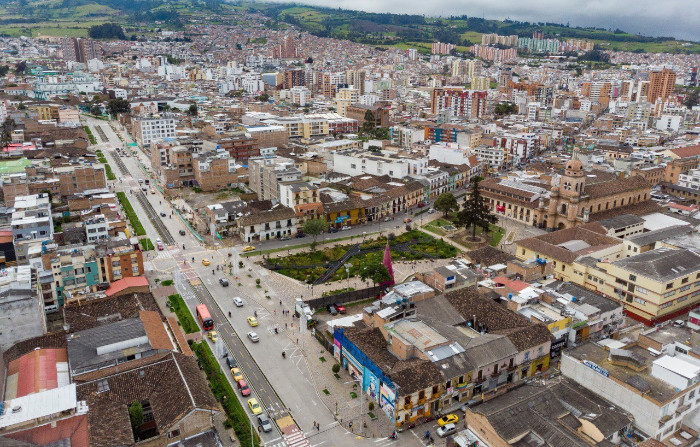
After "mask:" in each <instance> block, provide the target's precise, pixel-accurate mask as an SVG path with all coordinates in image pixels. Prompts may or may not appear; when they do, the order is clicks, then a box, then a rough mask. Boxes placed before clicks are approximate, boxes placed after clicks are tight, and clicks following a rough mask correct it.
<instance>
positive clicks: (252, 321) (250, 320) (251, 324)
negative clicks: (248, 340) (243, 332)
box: [247, 317, 258, 327]
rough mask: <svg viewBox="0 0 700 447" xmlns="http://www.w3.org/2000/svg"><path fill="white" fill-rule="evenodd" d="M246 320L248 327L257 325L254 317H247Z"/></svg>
mask: <svg viewBox="0 0 700 447" xmlns="http://www.w3.org/2000/svg"><path fill="white" fill-rule="evenodd" d="M247 320H248V324H249V325H250V327H255V326H257V325H258V319H257V318H255V317H248V318H247Z"/></svg>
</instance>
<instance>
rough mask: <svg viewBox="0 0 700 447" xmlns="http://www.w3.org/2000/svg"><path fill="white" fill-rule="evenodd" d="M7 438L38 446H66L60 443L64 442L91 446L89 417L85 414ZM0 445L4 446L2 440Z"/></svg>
mask: <svg viewBox="0 0 700 447" xmlns="http://www.w3.org/2000/svg"><path fill="white" fill-rule="evenodd" d="M5 436H6V437H7V438H10V439H16V440H18V441H23V442H26V443H29V444H31V445H37V446H39V445H47V444H54V443H55V444H56V445H64V444H63V443H60V441H64V440H70V443H69V445H70V446H71V447H88V446H89V443H88V424H87V416H86V415H84V414H82V415H79V416H73V417H72V418H68V419H61V420H59V421H56V422H55V423H49V424H44V425H41V426H39V427H34V428H30V429H28V430H24V431H20V432H15V433H10V434H8V435H5ZM0 444H2V440H0Z"/></svg>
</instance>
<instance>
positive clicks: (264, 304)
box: [88, 119, 423, 447]
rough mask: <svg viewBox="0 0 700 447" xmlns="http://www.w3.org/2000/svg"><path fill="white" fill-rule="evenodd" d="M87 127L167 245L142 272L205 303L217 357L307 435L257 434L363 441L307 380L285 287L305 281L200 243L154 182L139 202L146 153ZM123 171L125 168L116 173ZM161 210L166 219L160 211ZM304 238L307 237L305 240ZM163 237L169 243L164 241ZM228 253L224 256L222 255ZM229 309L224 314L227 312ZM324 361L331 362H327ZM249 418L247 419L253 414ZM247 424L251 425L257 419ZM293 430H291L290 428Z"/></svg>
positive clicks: (301, 440)
mask: <svg viewBox="0 0 700 447" xmlns="http://www.w3.org/2000/svg"><path fill="white" fill-rule="evenodd" d="M88 125H90V126H91V127H92V128H95V126H101V127H102V129H103V131H104V133H105V135H106V136H107V138H108V140H109V143H100V144H98V145H97V149H101V150H102V151H103V153H104V154H105V156H106V157H107V159H108V161H109V162H110V164H112V165H113V167H115V168H117V169H115V174H117V177H118V181H116V182H113V186H112V187H113V190H114V191H115V192H116V191H124V192H127V197H128V198H129V200H130V202H131V204H132V206H133V207H134V210H135V211H136V214H137V215H138V216H139V219H140V220H141V223H142V224H143V226H144V228H145V230H146V233H147V235H148V237H149V238H151V240H152V241H154V242H155V240H156V239H162V240H163V242H164V243H165V244H166V249H165V250H163V251H150V252H146V256H145V259H146V263H147V266H146V268H147V274H148V275H149V276H155V275H158V276H162V275H167V274H170V275H172V278H173V280H174V285H175V286H176V288H177V290H178V293H180V295H181V296H182V297H183V298H184V299H185V301H186V302H187V304H188V306H189V308H190V310H191V311H192V313H193V315H194V307H195V306H196V305H197V304H199V303H204V304H206V305H207V307H208V308H209V310H210V312H211V313H212V316H213V318H214V320H215V321H216V331H217V332H218V333H219V334H220V340H221V341H220V342H219V344H221V347H216V348H215V349H214V351H215V352H217V355H218V356H219V357H221V355H223V353H224V352H229V353H231V354H233V355H234V356H235V357H236V359H237V360H238V363H239V364H240V365H241V369H242V370H243V374H244V376H245V378H246V381H247V382H248V384H249V386H250V387H251V389H252V390H253V395H254V396H255V397H256V398H257V399H258V401H259V402H260V404H261V405H262V406H263V407H264V408H265V410H266V411H267V412H268V413H269V415H270V417H271V418H274V419H275V420H277V421H278V425H283V426H284V424H280V421H282V422H284V421H286V420H287V419H285V417H286V416H291V417H292V418H293V420H294V422H295V423H296V425H297V426H298V427H299V428H300V429H301V431H302V432H304V433H306V436H301V437H300V436H299V434H298V433H295V432H294V430H290V429H289V427H286V428H285V430H284V431H282V430H280V428H279V427H277V428H276V430H273V431H272V432H270V433H266V434H262V439H263V441H264V442H265V444H266V445H270V446H280V447H281V446H284V445H286V446H292V447H297V446H298V447H301V446H304V445H313V446H317V445H322V444H323V445H329V446H345V445H348V446H350V445H358V444H362V442H363V440H364V439H366V438H363V437H358V436H356V435H354V434H352V433H350V432H348V431H347V430H346V429H345V428H343V427H342V426H341V425H340V424H338V422H337V421H336V417H335V413H334V409H331V408H328V407H327V406H326V405H324V403H323V402H322V400H321V399H320V397H319V391H320V390H319V389H318V388H317V386H316V385H315V383H314V377H315V373H314V371H311V370H310V368H309V361H308V356H309V354H310V353H311V352H312V351H315V352H318V350H319V349H321V347H320V345H319V344H318V342H316V341H315V340H313V338H312V337H311V336H310V334H309V333H301V334H300V333H299V327H298V324H297V322H296V320H295V319H293V318H292V317H291V314H293V305H294V299H295V298H296V297H297V296H299V295H297V293H290V292H291V291H292V290H294V289H295V288H296V290H298V291H303V290H305V286H303V285H302V286H298V285H297V286H296V287H293V285H292V284H290V282H291V281H292V280H289V279H288V278H284V279H280V275H277V274H273V273H270V272H267V271H266V270H262V269H259V268H253V265H252V264H250V262H249V261H248V260H245V259H244V260H243V261H244V263H245V267H244V269H243V270H242V271H239V269H238V259H239V256H240V249H241V247H233V248H226V249H223V248H220V249H218V250H210V249H207V248H206V247H204V246H202V244H200V243H199V241H198V240H197V239H196V238H195V237H194V236H193V235H192V234H191V233H190V232H189V231H188V230H187V228H186V225H185V224H184V223H183V222H182V221H181V220H180V218H179V217H178V216H177V214H174V215H173V217H170V215H171V213H172V212H173V209H172V208H171V206H170V204H169V203H168V201H167V200H166V199H164V198H163V196H162V194H161V192H160V191H159V190H158V188H156V187H154V185H151V187H149V188H147V189H148V191H147V193H143V196H142V197H141V200H139V199H138V197H139V196H138V194H141V190H140V187H141V185H140V184H139V182H138V180H139V179H145V178H147V176H146V173H145V172H144V168H145V166H146V165H145V164H144V162H147V160H146V158H145V157H141V158H140V160H138V161H137V160H135V158H134V157H133V156H129V157H120V156H119V155H117V154H116V152H115V150H114V149H115V148H116V147H123V146H124V143H122V141H121V140H119V138H118V137H117V135H116V134H115V133H114V131H113V130H112V129H111V128H110V126H109V125H108V123H105V122H104V121H99V120H91V119H88ZM122 138H124V136H123V137H122ZM136 150H138V149H136ZM117 160H119V161H117ZM122 169H123V170H125V171H126V172H127V173H128V174H127V175H123V174H122V172H121V171H122ZM151 189H153V190H154V193H152V192H151ZM161 212H162V213H164V214H165V215H166V216H168V217H167V218H164V217H161V214H160V213H161ZM397 220H398V218H397ZM399 222H401V221H400V220H399ZM392 223H393V222H392ZM401 225H403V223H401ZM369 227H374V226H370V225H368V226H363V227H360V228H357V229H352V230H348V231H343V232H339V233H336V234H334V236H336V235H337V236H343V237H344V236H350V235H351V234H352V235H353V236H361V235H362V233H363V232H367V233H369V231H371V230H370V229H369ZM378 227H379V226H378V225H377V226H376V227H374V228H376V231H377V232H378V231H379V228H378ZM181 229H184V230H185V236H182V235H180V233H179V231H180V230H181ZM381 230H382V231H386V227H385V223H382V225H381ZM165 231H167V232H168V233H169V234H170V236H171V237H172V241H169V240H167V236H166V237H163V236H164V234H165V233H164V232H165ZM351 232H356V233H354V234H353V233H351ZM308 239H309V242H310V238H308ZM319 240H320V239H319ZM299 241H300V240H298V239H295V240H292V241H274V242H269V243H268V244H269V245H267V244H266V245H265V249H269V248H272V247H273V245H272V244H274V243H280V242H284V243H291V244H292V245H293V244H294V243H296V244H297V245H298V244H299V243H300V242H299ZM169 242H174V243H170V244H169ZM305 242H306V241H305V240H304V239H302V240H301V243H305ZM183 247H184V250H183ZM229 253H231V255H232V256H231V257H229V256H228V255H229ZM193 259H194V261H193ZM203 259H207V260H208V261H210V263H211V265H210V266H204V265H203V264H202V260H203ZM229 261H230V262H231V263H232V264H233V269H232V270H233V271H232V272H231V273H232V274H231V275H226V276H227V277H228V279H229V281H230V283H231V285H230V286H229V287H226V288H225V287H222V286H221V285H220V284H219V282H218V279H219V278H220V277H222V276H224V273H223V269H222V270H221V271H218V272H217V271H216V266H217V265H219V266H224V265H225V264H226V263H228V262H229ZM212 270H213V273H212ZM236 278H237V279H236ZM256 279H260V281H261V282H260V287H258V285H257V284H256V282H255V280H256ZM280 281H282V282H283V283H280ZM234 296H240V297H241V298H242V299H243V301H244V303H245V304H244V306H243V307H240V308H237V307H235V306H234V305H233V301H232V299H233V297H234ZM266 296H269V297H270V298H269V299H268V298H266ZM280 302H281V303H282V304H281V305H280ZM283 309H284V310H290V316H287V317H284V316H282V310H283ZM229 312H231V317H230V318H229V317H228V315H229ZM255 313H257V315H258V317H257V319H258V322H259V324H258V326H257V327H255V328H251V327H250V326H249V325H248V323H247V321H246V319H247V318H248V317H250V316H253V315H254V314H255ZM275 327H277V328H278V333H277V334H275V333H274V328H275ZM250 331H255V332H256V333H257V334H258V336H259V338H260V341H259V342H258V343H253V342H251V341H250V340H249V339H248V338H247V335H246V334H247V333H248V332H250ZM282 351H284V352H285V354H286V359H284V358H282ZM222 362H223V360H222ZM222 365H223V363H222ZM328 367H329V368H330V365H329V366H328ZM246 400H247V399H241V402H242V405H243V406H244V408H246V410H247V405H246ZM355 411H356V410H355ZM250 416H251V420H252V415H250ZM314 423H318V424H319V425H320V430H317V431H315V430H313V426H314ZM253 424H254V426H257V423H253ZM292 429H295V426H294V427H292ZM388 434H389V433H387V436H388ZM305 438H307V439H305ZM401 438H404V439H405V441H406V443H403V444H402V445H416V446H418V445H423V443H422V442H421V441H420V440H418V439H417V438H416V437H414V436H411V435H410V434H409V433H406V434H402V435H401ZM409 440H410V441H409ZM365 442H368V443H371V445H374V446H377V447H383V445H384V443H387V445H388V444H390V443H391V442H393V441H392V440H389V439H387V438H383V439H381V438H377V439H367V440H366V441H365ZM367 445H370V444H367Z"/></svg>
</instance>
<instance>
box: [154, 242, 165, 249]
mask: <svg viewBox="0 0 700 447" xmlns="http://www.w3.org/2000/svg"><path fill="white" fill-rule="evenodd" d="M156 246H157V247H158V250H159V251H163V250H165V245H163V243H162V242H158V243H157V244H156Z"/></svg>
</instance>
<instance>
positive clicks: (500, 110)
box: [494, 101, 518, 116]
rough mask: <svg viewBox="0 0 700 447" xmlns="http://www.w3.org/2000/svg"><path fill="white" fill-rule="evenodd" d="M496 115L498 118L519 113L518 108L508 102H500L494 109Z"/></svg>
mask: <svg viewBox="0 0 700 447" xmlns="http://www.w3.org/2000/svg"><path fill="white" fill-rule="evenodd" d="M494 113H495V114H496V115H498V116H505V115H512V114H514V113H518V106H516V105H515V104H513V103H512V102H508V101H503V102H499V103H498V104H496V107H495V108H494Z"/></svg>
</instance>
